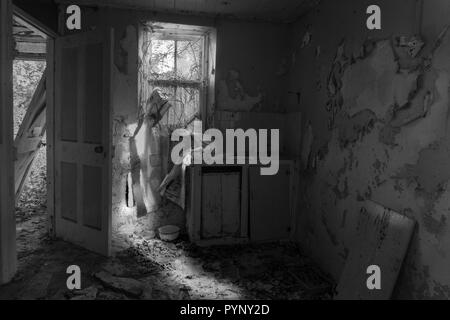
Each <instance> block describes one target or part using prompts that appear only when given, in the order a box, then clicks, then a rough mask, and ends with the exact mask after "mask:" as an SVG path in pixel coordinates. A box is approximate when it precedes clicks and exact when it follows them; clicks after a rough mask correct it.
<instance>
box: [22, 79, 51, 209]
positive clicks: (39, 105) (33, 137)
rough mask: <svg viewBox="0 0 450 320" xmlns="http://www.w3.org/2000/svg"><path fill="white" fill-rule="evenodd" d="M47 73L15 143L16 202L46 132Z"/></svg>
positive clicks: (40, 83) (38, 87)
mask: <svg viewBox="0 0 450 320" xmlns="http://www.w3.org/2000/svg"><path fill="white" fill-rule="evenodd" d="M46 72H47V71H44V74H43V75H42V78H41V81H40V82H39V84H38V86H37V88H36V90H35V92H34V95H33V98H32V99H31V102H30V104H29V107H28V110H27V113H26V114H25V117H24V119H23V121H22V123H21V125H20V128H19V131H18V133H17V136H16V139H15V141H14V146H15V147H16V150H17V159H16V160H15V162H14V174H15V198H16V201H17V200H18V199H19V196H20V193H21V192H22V188H23V186H24V185H25V181H26V179H27V178H28V175H29V173H30V170H31V167H32V165H33V162H34V160H35V157H36V154H37V152H38V151H39V148H40V145H41V141H42V137H43V136H44V134H45V131H46V92H45V87H46Z"/></svg>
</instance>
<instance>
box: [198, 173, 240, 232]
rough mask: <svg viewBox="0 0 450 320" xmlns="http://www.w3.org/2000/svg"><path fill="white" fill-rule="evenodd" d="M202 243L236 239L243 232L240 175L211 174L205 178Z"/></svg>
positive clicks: (203, 186)
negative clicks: (204, 241)
mask: <svg viewBox="0 0 450 320" xmlns="http://www.w3.org/2000/svg"><path fill="white" fill-rule="evenodd" d="M202 179H203V180H202V214H201V237H202V239H217V238H227V237H235V236H239V235H240V231H241V223H240V221H241V188H240V186H241V174H240V173H239V172H220V173H218V172H209V173H204V174H203V177H202Z"/></svg>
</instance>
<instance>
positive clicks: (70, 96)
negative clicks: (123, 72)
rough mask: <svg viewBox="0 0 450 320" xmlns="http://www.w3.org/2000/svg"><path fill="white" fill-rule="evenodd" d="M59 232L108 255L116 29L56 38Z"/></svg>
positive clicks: (61, 236) (56, 199) (56, 219)
mask: <svg viewBox="0 0 450 320" xmlns="http://www.w3.org/2000/svg"><path fill="white" fill-rule="evenodd" d="M55 59H56V64H55V83H56V90H55V141H54V145H55V162H54V163H55V232H56V236H57V237H60V238H62V239H64V240H67V241H69V242H72V243H75V244H77V245H80V246H82V247H85V248H87V249H89V250H91V251H94V252H97V253H100V254H103V255H109V254H110V238H111V201H112V196H111V140H110V139H111V133H110V128H111V99H110V95H111V65H112V32H110V31H109V32H103V31H99V30H97V31H90V32H85V33H80V34H75V35H70V36H66V37H61V38H58V39H56V42H55Z"/></svg>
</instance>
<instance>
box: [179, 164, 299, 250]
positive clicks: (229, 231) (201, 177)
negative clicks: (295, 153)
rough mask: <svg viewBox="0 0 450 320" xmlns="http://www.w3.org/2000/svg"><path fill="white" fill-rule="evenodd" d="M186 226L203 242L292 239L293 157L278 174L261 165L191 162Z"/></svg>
mask: <svg viewBox="0 0 450 320" xmlns="http://www.w3.org/2000/svg"><path fill="white" fill-rule="evenodd" d="M189 170H190V174H189V179H190V181H189V186H188V190H189V194H188V201H189V203H188V206H187V229H188V233H189V237H190V240H191V241H192V242H195V243H197V244H200V245H208V244H226V243H229V244H233V243H241V242H248V241H255V242H259V241H276V240H284V239H289V237H290V232H291V230H292V221H293V211H294V210H293V209H294V203H295V201H294V197H293V195H294V192H293V190H294V188H295V184H294V183H293V181H294V179H293V178H294V176H295V175H294V174H293V172H294V162H293V161H287V160H286V161H280V168H279V171H278V173H277V174H276V175H273V176H262V175H261V174H260V166H257V165H235V166H226V165H210V166H208V165H194V166H192V167H190V168H189Z"/></svg>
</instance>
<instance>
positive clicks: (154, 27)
mask: <svg viewBox="0 0 450 320" xmlns="http://www.w3.org/2000/svg"><path fill="white" fill-rule="evenodd" d="M146 29H150V30H151V31H147V30H146ZM142 32H151V34H150V39H152V40H153V39H156V40H178V41H189V40H194V39H195V40H196V39H198V38H200V39H202V41H203V52H202V60H201V68H202V72H201V75H202V76H201V79H200V80H177V79H167V80H164V79H155V80H148V81H149V83H150V84H152V85H155V86H158V85H159V86H164V87H170V86H172V87H189V88H198V90H199V104H200V105H199V113H200V114H199V117H200V119H201V120H202V123H203V130H206V129H207V128H211V127H213V125H214V123H213V119H214V116H213V115H214V109H215V61H216V38H217V32H216V29H215V28H212V27H204V26H192V25H182V24H173V23H159V22H147V23H144V24H143V28H142V29H141V30H140V33H139V38H140V39H142V37H143V35H142ZM175 64H176V63H175ZM175 68H176V65H175Z"/></svg>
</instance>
